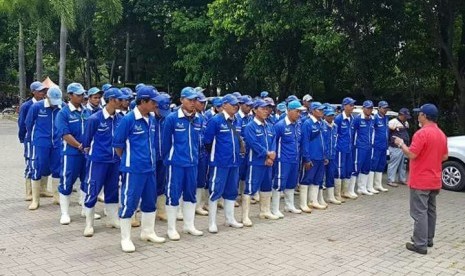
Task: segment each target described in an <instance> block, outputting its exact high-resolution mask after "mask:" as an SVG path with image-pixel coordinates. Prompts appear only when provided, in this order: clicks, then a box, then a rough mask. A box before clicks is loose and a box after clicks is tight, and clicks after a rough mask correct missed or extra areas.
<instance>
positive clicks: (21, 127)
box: [18, 97, 37, 143]
mask: <svg viewBox="0 0 465 276" xmlns="http://www.w3.org/2000/svg"><path fill="white" fill-rule="evenodd" d="M36 102H37V100H36V99H35V98H34V97H33V98H31V99H29V100H27V101H26V102H24V103H23V104H22V105H21V107H20V108H19V116H18V138H19V142H20V143H24V142H28V141H25V139H26V133H27V129H26V117H27V113H28V111H29V108H31V106H32V104H35V103H36Z"/></svg>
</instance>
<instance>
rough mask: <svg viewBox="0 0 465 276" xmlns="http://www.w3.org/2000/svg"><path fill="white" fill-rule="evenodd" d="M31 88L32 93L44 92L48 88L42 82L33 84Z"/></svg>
mask: <svg viewBox="0 0 465 276" xmlns="http://www.w3.org/2000/svg"><path fill="white" fill-rule="evenodd" d="M29 88H31V91H32V92H34V91H42V90H44V89H47V87H45V85H43V84H42V83H41V82H40V81H35V82H33V83H31V86H30V87H29Z"/></svg>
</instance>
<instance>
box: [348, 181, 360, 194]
mask: <svg viewBox="0 0 465 276" xmlns="http://www.w3.org/2000/svg"><path fill="white" fill-rule="evenodd" d="M356 182H357V177H356V176H351V177H350V182H349V189H348V194H349V198H350V199H357V198H358V195H357V194H356V193H355V183H356Z"/></svg>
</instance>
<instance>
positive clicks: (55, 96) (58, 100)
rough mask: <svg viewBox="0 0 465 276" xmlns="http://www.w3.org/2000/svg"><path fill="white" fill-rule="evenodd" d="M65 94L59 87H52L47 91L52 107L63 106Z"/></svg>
mask: <svg viewBox="0 0 465 276" xmlns="http://www.w3.org/2000/svg"><path fill="white" fill-rule="evenodd" d="M62 97H63V93H62V92H61V90H60V88H58V87H55V86H54V87H50V88H49V89H48V91H47V98H48V100H49V101H50V104H52V105H61V104H62V102H63V101H62Z"/></svg>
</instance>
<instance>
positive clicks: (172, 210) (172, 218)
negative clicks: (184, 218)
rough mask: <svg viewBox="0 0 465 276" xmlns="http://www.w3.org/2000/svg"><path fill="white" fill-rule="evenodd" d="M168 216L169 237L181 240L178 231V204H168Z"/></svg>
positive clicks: (173, 239)
mask: <svg viewBox="0 0 465 276" xmlns="http://www.w3.org/2000/svg"><path fill="white" fill-rule="evenodd" d="M165 209H166V217H167V219H168V230H167V231H166V233H167V235H168V238H169V239H170V240H172V241H179V239H180V238H181V237H180V236H179V233H178V231H176V214H177V213H178V206H169V205H166V207H165Z"/></svg>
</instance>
